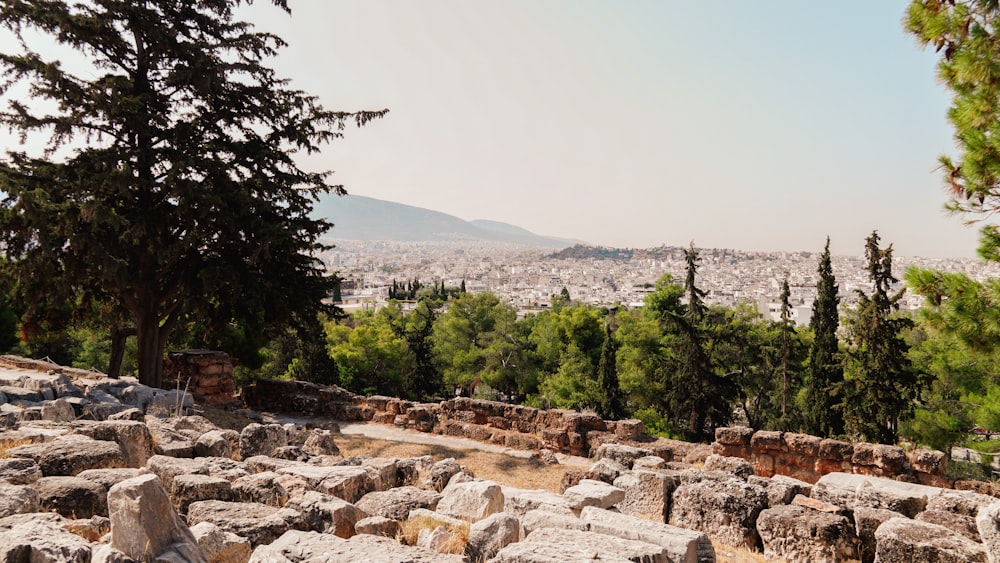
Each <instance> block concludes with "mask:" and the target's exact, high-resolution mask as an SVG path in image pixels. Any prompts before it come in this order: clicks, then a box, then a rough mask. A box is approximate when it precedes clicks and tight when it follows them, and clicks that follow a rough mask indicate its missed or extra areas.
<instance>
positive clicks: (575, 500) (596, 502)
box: [563, 479, 625, 510]
mask: <svg viewBox="0 0 1000 563" xmlns="http://www.w3.org/2000/svg"><path fill="white" fill-rule="evenodd" d="M563 496H564V497H565V498H566V503H567V504H569V507H570V508H572V509H573V510H581V509H583V508H584V507H586V506H596V507H598V508H611V507H612V506H614V505H616V504H618V503H619V502H621V501H622V500H624V499H625V491H623V490H621V489H619V488H618V487H615V486H614V485H609V484H607V483H605V482H603V481H594V480H592V479H583V480H582V481H580V483H579V484H578V485H575V486H572V487H570V488H568V489H566V491H565V492H564V493H563Z"/></svg>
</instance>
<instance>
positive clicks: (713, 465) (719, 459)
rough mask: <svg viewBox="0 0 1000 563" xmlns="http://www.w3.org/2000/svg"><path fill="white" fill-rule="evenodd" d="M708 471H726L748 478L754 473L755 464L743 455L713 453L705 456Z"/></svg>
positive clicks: (741, 477)
mask: <svg viewBox="0 0 1000 563" xmlns="http://www.w3.org/2000/svg"><path fill="white" fill-rule="evenodd" d="M705 470H706V471H724V472H726V473H731V474H733V475H735V476H737V477H739V478H740V479H746V478H747V477H749V476H751V475H753V474H754V473H753V465H751V464H750V462H749V461H747V460H745V459H743V458H741V457H726V456H721V455H717V454H712V455H710V456H708V457H707V458H705Z"/></svg>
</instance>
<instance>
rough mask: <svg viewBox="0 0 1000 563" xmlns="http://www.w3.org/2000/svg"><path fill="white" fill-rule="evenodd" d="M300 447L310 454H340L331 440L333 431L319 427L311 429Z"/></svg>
mask: <svg viewBox="0 0 1000 563" xmlns="http://www.w3.org/2000/svg"><path fill="white" fill-rule="evenodd" d="M302 449H303V450H305V451H306V452H308V453H310V454H312V455H340V448H338V447H337V444H336V443H335V442H334V441H333V433H332V432H330V431H329V430H323V429H320V428H314V429H313V431H312V432H311V433H310V434H309V437H308V438H306V441H305V444H303V446H302Z"/></svg>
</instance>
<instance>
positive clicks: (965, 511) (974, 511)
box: [927, 489, 997, 518]
mask: <svg viewBox="0 0 1000 563" xmlns="http://www.w3.org/2000/svg"><path fill="white" fill-rule="evenodd" d="M994 502H997V498H996V497H994V496H990V495H984V494H982V493H976V492H973V491H958V490H951V489H946V490H944V491H942V492H941V494H940V495H937V496H935V497H931V498H930V499H929V500H928V501H927V510H945V511H947V512H954V513H955V514H961V515H963V516H972V517H973V518H975V517H976V515H978V514H979V510H980V509H981V508H986V507H987V506H989V505H991V504H993V503H994Z"/></svg>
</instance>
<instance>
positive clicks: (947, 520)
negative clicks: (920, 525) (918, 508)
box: [916, 510, 980, 542]
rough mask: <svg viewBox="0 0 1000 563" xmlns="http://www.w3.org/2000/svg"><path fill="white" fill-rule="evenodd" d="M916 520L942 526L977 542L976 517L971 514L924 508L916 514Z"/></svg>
mask: <svg viewBox="0 0 1000 563" xmlns="http://www.w3.org/2000/svg"><path fill="white" fill-rule="evenodd" d="M916 520H920V521H921V522H927V523H928V524H937V525H938V526H944V527H945V528H948V529H949V530H951V531H953V532H957V533H959V534H962V535H963V536H965V537H967V538H969V539H970V540H972V541H974V542H979V541H980V538H979V529H978V528H977V527H976V519H975V518H973V517H972V516H965V515H962V514H955V513H954V512H948V511H947V510H925V511H923V512H921V513H920V514H917V517H916Z"/></svg>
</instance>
